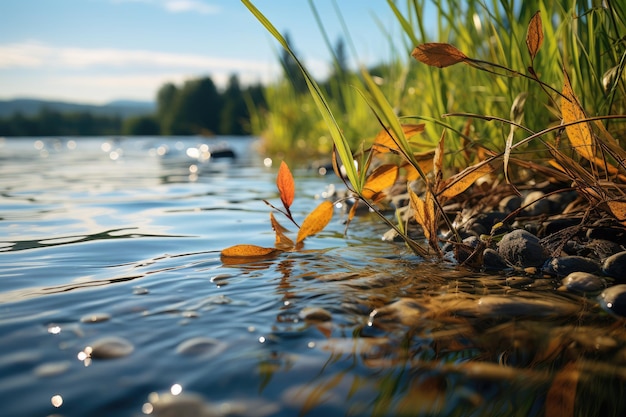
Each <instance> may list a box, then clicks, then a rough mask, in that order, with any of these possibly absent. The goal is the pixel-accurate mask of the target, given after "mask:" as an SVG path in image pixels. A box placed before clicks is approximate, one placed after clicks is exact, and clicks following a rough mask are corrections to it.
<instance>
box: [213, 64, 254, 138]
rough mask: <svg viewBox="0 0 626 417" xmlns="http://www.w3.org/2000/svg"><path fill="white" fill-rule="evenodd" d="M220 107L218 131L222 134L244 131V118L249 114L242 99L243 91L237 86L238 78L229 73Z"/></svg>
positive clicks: (235, 133) (234, 133) (246, 118)
mask: <svg viewBox="0 0 626 417" xmlns="http://www.w3.org/2000/svg"><path fill="white" fill-rule="evenodd" d="M222 101H223V105H222V109H221V112H220V125H219V126H220V128H219V133H220V134H223V135H243V134H244V133H245V124H246V120H247V121H249V119H250V114H249V112H248V108H247V107H246V103H245V100H244V96H243V92H242V91H241V87H240V86H239V78H238V77H237V76H236V75H231V77H230V79H229V80H228V86H227V87H226V90H225V91H224V93H223V94H222Z"/></svg>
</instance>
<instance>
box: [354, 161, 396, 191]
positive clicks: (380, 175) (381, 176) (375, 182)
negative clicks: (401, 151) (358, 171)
mask: <svg viewBox="0 0 626 417" xmlns="http://www.w3.org/2000/svg"><path fill="white" fill-rule="evenodd" d="M397 178H398V166H397V165H394V164H385V165H381V166H379V167H377V168H376V169H375V170H374V171H372V173H371V174H370V175H369V176H368V177H367V181H366V182H365V185H364V186H363V191H362V193H361V195H362V196H363V197H364V198H372V197H373V196H374V195H375V194H377V193H380V192H381V191H383V190H385V189H387V188H389V187H391V186H392V185H393V184H394V183H395V182H396V179H397Z"/></svg>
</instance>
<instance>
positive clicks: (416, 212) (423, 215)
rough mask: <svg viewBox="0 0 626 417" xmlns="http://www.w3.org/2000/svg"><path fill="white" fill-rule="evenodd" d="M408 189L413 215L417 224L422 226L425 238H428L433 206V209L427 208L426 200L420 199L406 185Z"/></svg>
mask: <svg viewBox="0 0 626 417" xmlns="http://www.w3.org/2000/svg"><path fill="white" fill-rule="evenodd" d="M408 191H409V199H410V201H411V208H412V209H413V217H414V218H415V221H416V222H417V224H419V225H420V226H422V230H423V231H424V236H425V237H426V239H428V240H430V230H431V226H430V224H431V223H432V219H431V212H432V213H433V214H434V208H433V210H430V209H429V208H427V207H426V202H424V200H422V199H421V198H420V197H419V196H418V195H417V194H415V191H413V190H412V189H411V187H408Z"/></svg>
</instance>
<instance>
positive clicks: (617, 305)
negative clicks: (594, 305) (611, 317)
mask: <svg viewBox="0 0 626 417" xmlns="http://www.w3.org/2000/svg"><path fill="white" fill-rule="evenodd" d="M599 300H600V306H602V308H603V309H604V310H605V311H608V312H609V313H613V314H616V315H618V316H622V317H626V284H619V285H615V286H613V287H609V288H607V289H606V290H604V291H602V294H600V297H599Z"/></svg>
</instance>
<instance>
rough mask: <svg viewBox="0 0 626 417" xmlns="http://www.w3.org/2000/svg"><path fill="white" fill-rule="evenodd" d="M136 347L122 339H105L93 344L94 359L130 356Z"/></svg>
mask: <svg viewBox="0 0 626 417" xmlns="http://www.w3.org/2000/svg"><path fill="white" fill-rule="evenodd" d="M133 350H135V347H134V346H133V344H132V343H130V342H129V341H128V340H126V339H123V338H121V337H115V336H110V337H103V338H102V339H98V340H96V341H95V342H93V343H92V344H91V358H92V359H115V358H121V357H124V356H128V355H130V354H131V353H132V352H133Z"/></svg>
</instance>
